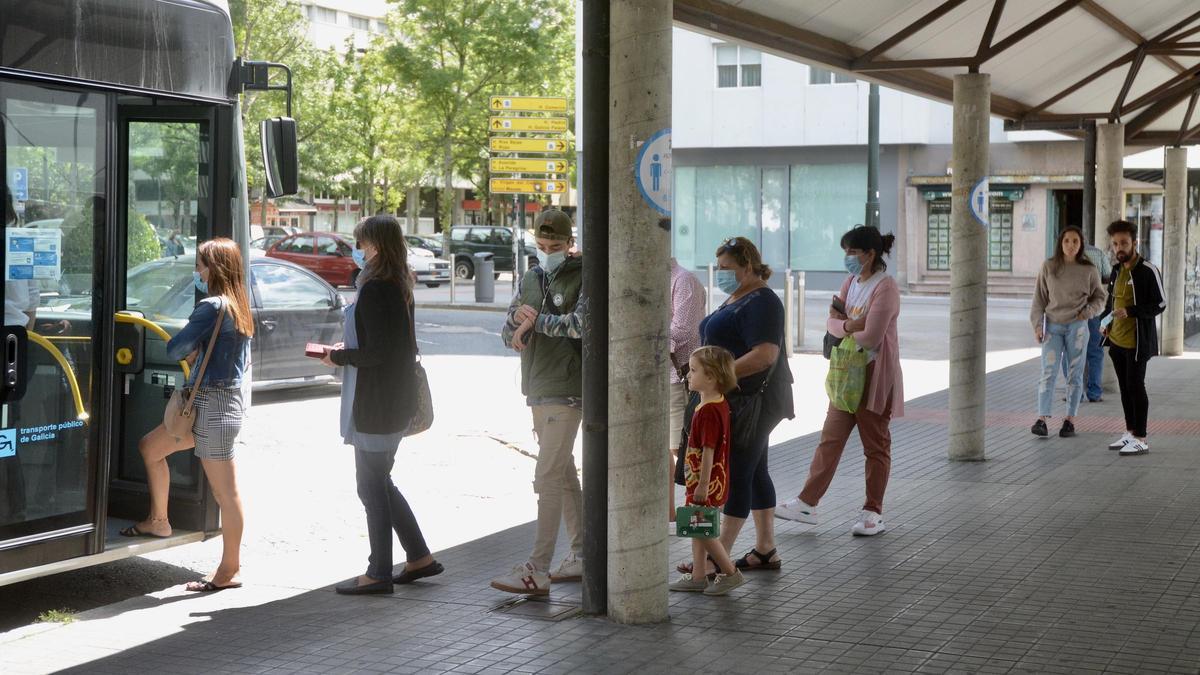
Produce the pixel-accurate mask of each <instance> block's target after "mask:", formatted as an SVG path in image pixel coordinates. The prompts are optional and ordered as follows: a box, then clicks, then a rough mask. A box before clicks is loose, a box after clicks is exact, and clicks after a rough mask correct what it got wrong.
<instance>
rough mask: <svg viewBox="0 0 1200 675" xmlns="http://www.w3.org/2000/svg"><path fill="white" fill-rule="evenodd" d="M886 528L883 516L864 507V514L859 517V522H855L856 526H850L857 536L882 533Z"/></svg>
mask: <svg viewBox="0 0 1200 675" xmlns="http://www.w3.org/2000/svg"><path fill="white" fill-rule="evenodd" d="M885 529H886V528H885V527H884V525H883V516H881V515H879V514H878V513H875V512H874V511H868V510H866V509H863V512H862V515H861V516H859V517H858V522H856V523H854V527H852V528H850V532H851V533H853V534H854V536H856V537H870V536H873V535H876V534H882V533H883V531H884V530H885Z"/></svg>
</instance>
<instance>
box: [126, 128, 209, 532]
mask: <svg viewBox="0 0 1200 675" xmlns="http://www.w3.org/2000/svg"><path fill="white" fill-rule="evenodd" d="M117 126H118V139H119V150H118V162H119V168H118V171H119V176H120V177H119V185H120V188H121V194H120V199H119V204H118V209H119V213H120V214H122V215H123V219H122V220H123V225H124V227H123V232H122V241H121V242H120V244H121V246H122V247H123V250H124V252H123V255H122V256H120V260H119V261H118V264H119V267H120V268H121V273H120V274H119V275H117V278H118V280H119V283H118V286H117V288H116V294H115V295H116V302H117V305H118V308H117V317H116V319H117V322H116V325H115V328H114V341H113V347H114V354H113V366H114V369H115V377H114V381H113V385H114V391H113V393H112V398H111V400H112V401H114V404H115V408H114V413H116V414H115V419H114V422H115V429H114V436H113V441H114V444H113V452H112V457H111V462H110V471H111V475H110V480H109V484H108V488H109V497H108V515H109V523H108V527H107V529H108V531H109V540H110V541H109V546H112V545H113V544H114V541H115V543H116V544H117V545H120V544H121V541H120V539H121V538H119V537H117V538H115V539H114V535H115V533H116V531H117V530H118V529H119V528H120V527H124V526H127V525H128V524H130V523H131V522H135V521H137V520H141V519H142V518H144V517H145V516H146V514H147V507H148V503H149V495H148V492H147V485H146V469H145V464H144V462H143V461H142V457H141V454H140V453H139V450H138V441H139V440H140V439H141V438H142V436H144V435H145V434H146V433H147V432H149V431H150V430H151V429H153V428H154V427H155V426H157V425H159V424H161V423H162V418H163V409H164V408H165V406H166V403H167V400H168V399H169V398H170V396H171V393H172V392H173V391H174V390H175V389H176V388H177V387H180V386H182V385H183V383H184V381H185V377H186V376H185V368H186V366H185V364H183V363H181V362H178V361H172V360H171V359H170V358H168V357H167V354H166V339H167V337H168V336H173V335H175V334H176V333H178V332H179V330H180V329H181V328H183V326H184V324H185V323H187V318H188V315H190V314H191V311H192V308H193V307H194V305H195V303H196V300H197V299H198V297H199V296H198V295H197V293H196V289H195V285H194V283H193V278H192V272H193V270H194V269H195V264H196V246H197V245H198V244H199V243H200V242H203V241H205V240H207V239H209V238H211V236H212V234H211V233H212V222H213V208H214V199H213V194H214V190H213V186H214V177H215V172H214V156H215V154H216V148H215V147H214V146H215V145H216V144H215V143H214V140H213V139H214V129H215V115H214V109H213V108H212V107H208V106H153V107H149V106H143V105H138V106H121V107H120V108H119V113H118V125H117ZM167 465H168V467H169V468H170V476H171V488H170V502H169V505H168V508H169V514H170V520H171V525H172V527H173V529H174V531H175V532H176V533H177V534H180V533H187V532H200V533H204V532H215V531H216V530H217V529H218V527H219V521H218V516H219V514H218V512H217V506H216V500H215V499H213V497H212V495H211V493H210V492H209V490H208V488H207V485H206V483H205V479H204V472H203V470H202V469H201V466H200V461H199V460H198V459H196V457H195V456H194V455H193V454H192V453H191V452H187V451H185V452H178V453H175V454H173V455H171V456H170V457H169V458H168V459H167Z"/></svg>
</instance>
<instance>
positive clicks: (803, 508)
mask: <svg viewBox="0 0 1200 675" xmlns="http://www.w3.org/2000/svg"><path fill="white" fill-rule="evenodd" d="M775 517H776V518H779V519H780V520H794V521H796V522H797V523H807V524H809V525H816V524H817V507H815V506H809V505H808V504H805V503H804V502H803V501H801V500H800V498H799V497H793V498H792V499H789V500H787V501H786V502H784V503H782V504H780V505H779V506H776V507H775Z"/></svg>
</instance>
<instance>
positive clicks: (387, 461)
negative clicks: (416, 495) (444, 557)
mask: <svg viewBox="0 0 1200 675" xmlns="http://www.w3.org/2000/svg"><path fill="white" fill-rule="evenodd" d="M395 462H396V451H395V450H392V451H390V452H364V451H363V450H359V449H358V448H355V449H354V468H355V474H356V477H357V479H358V498H359V499H360V500H361V501H362V504H363V508H364V509H366V512H367V537H368V538H369V540H370V542H371V556H370V557H369V558H368V559H367V563H368V567H367V576H369V577H371V578H372V579H379V580H383V579H391V578H392V531H393V530H395V531H396V536H398V537H399V538H400V545H401V546H403V547H404V553H405V556H406V558H407V559H408V560H409V561H410V562H411V561H414V560H420V559H421V558H424V557H425V556H427V555H429V547H428V546H426V545H425V537H424V536H423V535H422V534H421V526H420V525H418V524H417V517H416V516H414V515H413V512H412V508H410V507H409V505H408V500H406V499H405V498H404V495H402V494H400V490H399V489H397V488H396V485H395V484H394V483H393V482H392V475H391V474H392V466H393V465H394V464H395Z"/></svg>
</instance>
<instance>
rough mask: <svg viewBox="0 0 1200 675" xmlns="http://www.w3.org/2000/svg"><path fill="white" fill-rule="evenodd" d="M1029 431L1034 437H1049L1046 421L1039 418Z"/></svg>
mask: <svg viewBox="0 0 1200 675" xmlns="http://www.w3.org/2000/svg"><path fill="white" fill-rule="evenodd" d="M1029 430H1030V431H1032V432H1033V435H1034V436H1041V437H1043V438H1044V437H1046V436H1049V435H1050V430H1049V429H1047V428H1046V420H1044V419H1041V418H1038V421H1036V422H1034V423H1033V426H1032V427H1031V428H1030V429H1029Z"/></svg>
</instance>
